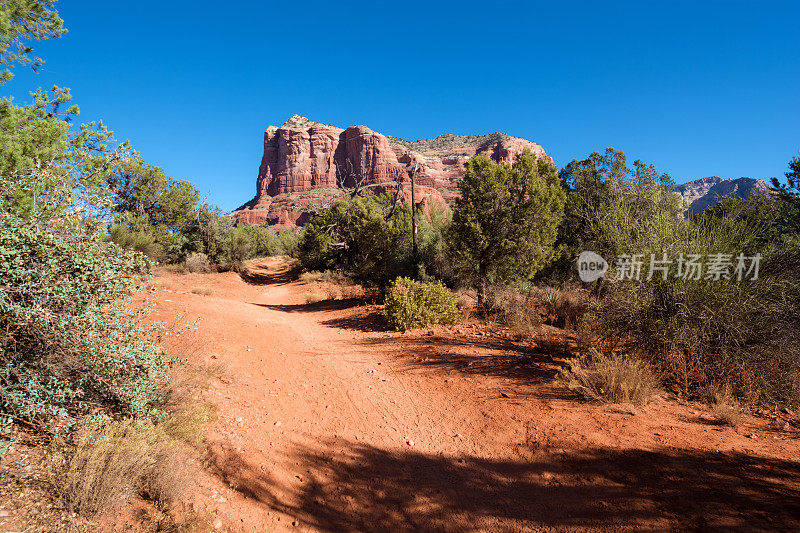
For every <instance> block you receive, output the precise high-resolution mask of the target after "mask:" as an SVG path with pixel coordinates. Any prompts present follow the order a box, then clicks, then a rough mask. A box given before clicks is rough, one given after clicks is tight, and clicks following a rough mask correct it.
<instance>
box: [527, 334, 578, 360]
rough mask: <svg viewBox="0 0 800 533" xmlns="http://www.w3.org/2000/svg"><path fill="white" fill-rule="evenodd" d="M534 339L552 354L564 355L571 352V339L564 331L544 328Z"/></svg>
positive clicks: (543, 349) (547, 352)
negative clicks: (555, 331) (560, 332)
mask: <svg viewBox="0 0 800 533" xmlns="http://www.w3.org/2000/svg"><path fill="white" fill-rule="evenodd" d="M534 341H535V342H536V346H537V347H538V348H539V349H540V350H542V351H543V352H544V353H546V354H549V355H551V356H559V355H560V356H564V355H568V354H569V353H570V344H569V339H568V337H566V336H565V335H564V334H563V333H562V334H557V333H554V332H552V331H546V330H543V331H540V332H539V333H538V334H537V335H536V336H535V339H534Z"/></svg>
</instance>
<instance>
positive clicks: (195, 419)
mask: <svg viewBox="0 0 800 533" xmlns="http://www.w3.org/2000/svg"><path fill="white" fill-rule="evenodd" d="M216 419H217V406H216V405H214V404H213V403H211V402H198V401H184V402H180V403H178V404H177V405H175V406H173V407H172V408H171V409H170V413H169V415H167V417H166V418H165V419H164V421H163V422H161V423H160V424H159V427H161V428H162V429H163V430H164V431H165V432H166V433H167V435H169V436H170V437H173V438H175V439H178V440H182V441H184V442H186V443H187V444H190V445H192V446H199V445H200V444H202V443H203V441H205V439H206V428H207V427H208V425H209V424H210V423H211V422H213V421H214V420H216Z"/></svg>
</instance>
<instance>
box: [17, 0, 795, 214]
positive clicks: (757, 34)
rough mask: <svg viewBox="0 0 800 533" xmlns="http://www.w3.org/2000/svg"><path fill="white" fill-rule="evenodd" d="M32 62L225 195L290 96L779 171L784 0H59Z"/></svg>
mask: <svg viewBox="0 0 800 533" xmlns="http://www.w3.org/2000/svg"><path fill="white" fill-rule="evenodd" d="M57 8H58V10H59V12H60V13H61V15H62V17H63V18H64V20H65V24H66V26H67V28H68V29H69V30H70V31H69V33H68V34H67V35H66V36H64V37H63V38H61V39H59V40H56V41H52V42H44V43H39V44H38V45H37V46H36V51H37V52H38V53H39V54H40V55H42V56H43V57H44V58H45V60H46V64H45V66H44V68H43V69H42V71H41V72H40V73H39V74H38V75H34V74H31V73H30V72H29V71H26V70H24V69H23V68H17V69H16V72H17V77H16V78H15V80H14V81H13V82H12V83H10V84H9V85H7V86H6V87H5V88H4V89H5V91H2V92H3V93H5V94H13V95H15V96H16V97H17V98H18V99H20V98H24V97H25V96H26V94H27V93H26V91H27V90H28V89H33V88H35V87H38V86H43V87H48V86H50V85H52V84H54V83H55V84H58V85H61V86H66V87H71V88H72V91H73V95H74V102H75V103H76V104H78V105H79V106H80V107H81V111H82V112H81V119H82V120H84V121H89V120H93V119H96V118H102V119H103V120H104V121H105V122H106V124H107V125H108V126H109V127H110V128H111V129H113V130H114V131H115V132H116V133H117V136H118V137H119V138H122V139H130V140H131V142H132V143H133V145H134V146H135V147H136V148H137V149H138V150H139V151H140V152H141V153H142V154H143V156H144V157H145V158H146V159H147V160H148V161H149V162H151V163H153V164H157V165H161V166H163V167H165V169H166V170H167V172H168V173H169V174H170V175H172V176H174V177H177V178H183V179H189V180H191V181H192V182H193V183H195V185H196V186H197V187H198V188H199V189H201V190H202V191H203V193H204V194H208V198H209V200H210V201H212V202H214V203H217V204H219V205H220V206H221V207H223V208H225V209H232V208H235V207H236V206H237V205H239V204H241V203H243V202H245V201H247V200H249V199H250V198H251V197H252V195H253V192H254V189H255V179H256V174H257V170H258V165H259V161H260V158H261V151H262V136H263V131H264V129H265V128H266V127H267V126H268V125H269V124H278V125H279V124H281V123H282V122H283V121H284V120H285V119H286V118H288V117H289V116H290V115H292V114H293V113H298V114H301V115H305V116H308V117H309V118H311V119H313V120H316V121H319V122H325V123H329V124H335V125H338V126H343V127H346V126H349V125H353V124H364V125H367V126H369V127H371V128H372V129H374V130H376V131H380V132H382V133H385V134H390V135H395V136H399V137H403V138H406V139H412V140H413V139H419V138H428V137H433V136H436V135H438V134H440V133H461V134H477V133H490V132H494V131H503V132H506V133H509V134H511V135H516V136H520V137H525V138H527V139H530V140H533V141H535V142H537V143H539V144H541V145H542V146H543V147H544V148H545V150H546V151H547V152H548V153H549V154H550V155H552V156H553V157H554V158H555V160H556V163H557V164H559V165H564V164H566V163H567V162H569V161H570V160H571V159H573V158H582V157H585V156H586V155H588V154H589V153H590V152H591V151H593V150H600V149H603V148H604V147H606V146H614V147H615V148H619V149H622V150H624V151H625V152H626V153H627V154H628V155H629V157H631V158H632V159H635V158H639V159H643V160H645V161H647V162H650V163H653V164H655V165H656V166H657V167H658V168H659V169H660V170H663V171H666V172H668V173H670V174H671V175H672V176H673V177H675V179H676V180H677V181H678V182H683V181H687V180H690V179H695V178H699V177H705V176H710V175H715V174H716V175H721V176H723V177H727V178H731V177H740V176H750V177H762V178H765V177H771V176H782V175H783V172H784V171H785V170H786V167H787V162H788V161H789V160H790V159H791V157H792V156H793V155H795V154H797V151H798V149H800V38H799V37H798V30H797V27H798V20H800V2H753V1H748V2H744V1H741V2H735V1H693V2H680V1H671V2H649V1H646V2H642V1H636V2H606V1H597V0H595V1H591V2H574V3H566V2H557V1H550V2H519V3H514V2H502V1H491V2H465V1H462V2H436V1H430V0H429V1H427V2H423V3H416V2H391V3H388V2H387V3H382V2H369V3H361V2H352V1H348V2H331V1H327V2H322V3H315V2H313V1H309V0H306V1H302V2H297V1H291V0H288V1H287V0H284V1H280V2H255V1H252V2H246V1H236V0H233V1H229V2H210V1H209V2H206V1H198V0H195V1H174V0H160V1H158V2H155V1H150V0H137V1H136V2H109V1H107V0H105V1H90V0H62V1H61V2H58V3H57Z"/></svg>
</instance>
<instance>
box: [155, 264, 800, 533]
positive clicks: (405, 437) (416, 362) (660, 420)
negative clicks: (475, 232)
mask: <svg viewBox="0 0 800 533" xmlns="http://www.w3.org/2000/svg"><path fill="white" fill-rule="evenodd" d="M260 268H261V272H260V274H261V275H260V276H259V277H258V279H257V281H258V284H252V283H250V284H248V283H245V282H244V281H243V280H242V279H241V278H240V277H239V276H238V275H236V274H233V273H224V274H184V275H182V274H167V275H163V276H162V277H160V278H159V279H158V280H157V281H158V285H159V287H160V290H159V291H157V293H156V301H157V304H156V310H157V314H158V316H160V317H163V318H167V317H171V316H174V315H175V314H176V313H182V314H183V315H184V317H185V320H194V319H195V318H200V322H199V323H198V327H197V330H196V331H191V332H188V333H184V334H182V335H181V337H180V338H178V339H175V340H174V341H173V342H172V343H171V344H170V345H169V350H170V352H171V354H172V355H176V356H180V357H186V358H188V359H189V361H190V364H193V365H201V364H206V365H207V364H214V363H221V364H222V365H224V367H225V373H224V376H223V378H222V379H221V380H215V381H214V382H213V384H212V387H211V389H210V390H208V391H207V392H205V393H203V397H204V398H206V399H208V400H210V401H212V402H214V403H215V404H216V405H217V406H218V408H219V415H220V416H219V419H218V421H217V422H215V423H214V424H213V425H212V427H211V429H210V435H209V446H210V448H209V457H208V460H207V467H206V469H205V472H204V474H203V475H202V476H201V477H200V478H199V479H198V480H197V496H196V502H195V504H196V506H198V507H200V508H205V509H208V510H210V511H212V512H213V513H215V514H216V515H217V516H218V517H219V518H220V519H221V521H222V523H223V524H224V528H225V529H227V530H231V531H276V530H282V529H293V530H300V531H309V530H313V531H316V530H324V531H360V530H367V531H404V530H421V531H427V530H447V531H486V530H489V531H522V530H525V531H530V530H551V529H557V530H562V529H581V530H584V529H600V528H614V529H646V530H654V529H658V530H661V529H674V528H678V529H684V528H688V529H697V528H699V529H705V528H711V529H714V528H729V527H741V528H747V529H763V530H775V529H798V528H800V462H799V461H800V441H799V440H798V435H797V432H796V431H795V430H794V428H787V427H785V426H782V424H783V422H782V421H775V422H772V423H770V421H769V420H766V419H755V418H752V419H750V418H748V420H747V421H746V422H745V423H744V424H743V425H742V426H740V427H739V428H737V429H731V428H722V427H718V426H715V425H713V424H712V423H711V422H710V420H709V418H708V413H707V411H706V410H705V408H704V407H703V406H701V405H695V404H686V403H683V404H681V403H679V402H677V401H676V400H675V399H674V398H671V397H669V396H666V395H665V397H663V398H661V399H659V400H657V401H655V402H654V403H652V404H650V405H649V406H647V407H645V408H641V409H636V410H633V409H631V408H625V407H619V406H617V407H614V406H593V405H586V404H584V403H580V402H578V401H577V399H575V398H574V397H572V396H570V394H569V393H568V391H566V390H565V389H563V388H561V387H559V386H557V385H554V384H553V376H554V375H555V374H556V372H557V370H558V368H559V360H558V359H557V358H553V357H552V356H551V354H548V353H543V352H542V351H540V350H537V349H536V348H535V347H531V346H530V345H528V344H526V343H521V342H520V343H517V342H515V341H514V340H512V338H511V336H510V335H508V334H507V333H506V332H504V331H502V330H497V329H496V328H495V329H494V330H492V329H491V328H485V327H484V326H480V325H470V324H466V325H462V326H460V327H456V328H437V329H435V330H422V331H416V332H410V333H406V334H400V333H395V332H387V331H385V330H384V328H383V326H382V322H381V320H380V316H379V315H378V314H377V310H376V309H375V308H374V307H370V306H363V305H359V304H357V303H356V302H353V301H348V300H334V301H323V302H319V303H315V304H307V303H306V299H305V294H306V292H307V291H308V287H307V286H304V284H303V283H302V282H299V281H291V280H290V278H289V277H288V276H287V275H286V272H285V270H282V269H281V268H280V266H279V263H276V262H272V263H264V264H262V265H261V266H260ZM192 291H194V292H196V293H199V294H194V293H193V292H192ZM203 292H206V293H208V292H210V294H202V293H203Z"/></svg>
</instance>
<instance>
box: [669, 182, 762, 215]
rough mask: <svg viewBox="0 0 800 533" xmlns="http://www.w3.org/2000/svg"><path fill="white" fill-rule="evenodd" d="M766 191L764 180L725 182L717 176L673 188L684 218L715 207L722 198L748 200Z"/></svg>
mask: <svg viewBox="0 0 800 533" xmlns="http://www.w3.org/2000/svg"><path fill="white" fill-rule="evenodd" d="M768 190H769V186H768V185H767V183H766V182H765V181H764V180H760V179H754V178H738V179H734V180H726V179H723V178H720V177H719V176H711V177H708V178H701V179H699V180H694V181H690V182H687V183H684V184H681V185H678V186H677V187H675V192H676V193H678V195H679V196H680V197H681V204H682V206H683V215H684V217H686V218H692V217H693V216H695V215H696V214H698V213H700V212H702V211H703V210H704V209H706V208H707V207H711V206H714V205H717V203H718V202H719V201H720V200H721V199H722V198H725V197H729V198H748V197H749V196H750V195H751V194H764V193H766V192H767V191H768Z"/></svg>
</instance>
